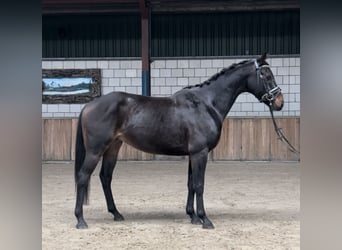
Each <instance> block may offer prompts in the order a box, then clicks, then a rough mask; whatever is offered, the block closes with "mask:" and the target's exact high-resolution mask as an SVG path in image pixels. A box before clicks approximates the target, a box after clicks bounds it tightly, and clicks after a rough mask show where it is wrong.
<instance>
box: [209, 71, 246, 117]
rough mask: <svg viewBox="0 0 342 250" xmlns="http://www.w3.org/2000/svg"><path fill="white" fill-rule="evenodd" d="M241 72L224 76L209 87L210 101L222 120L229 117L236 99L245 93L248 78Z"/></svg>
mask: <svg viewBox="0 0 342 250" xmlns="http://www.w3.org/2000/svg"><path fill="white" fill-rule="evenodd" d="M239 70H240V69H236V71H235V72H233V73H232V74H228V75H224V74H223V75H221V76H219V77H218V78H217V79H216V80H215V81H213V82H211V84H210V85H208V90H209V91H208V92H209V93H210V95H209V98H210V101H211V103H212V105H213V107H214V108H215V109H216V110H217V112H218V113H219V114H220V115H221V117H222V119H224V118H225V117H226V116H227V114H228V112H229V110H230V109H231V108H232V106H233V104H234V102H235V100H236V98H237V97H238V96H239V95H240V94H241V93H242V92H244V91H245V81H246V76H245V75H244V74H241V73H240V72H238V71H239ZM203 91H205V90H204V89H203Z"/></svg>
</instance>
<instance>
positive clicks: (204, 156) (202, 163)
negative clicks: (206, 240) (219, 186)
mask: <svg viewBox="0 0 342 250" xmlns="http://www.w3.org/2000/svg"><path fill="white" fill-rule="evenodd" d="M207 160H208V150H207V149H204V150H202V151H200V152H198V153H196V154H192V155H190V161H191V169H192V182H193V189H194V191H195V193H196V205H197V216H198V217H199V218H200V219H201V220H202V223H203V228H207V229H210V228H214V225H213V223H212V222H211V221H210V220H209V219H208V217H207V215H206V213H205V209H204V204H203V203H204V202H203V192H204V176H205V168H206V165H207Z"/></svg>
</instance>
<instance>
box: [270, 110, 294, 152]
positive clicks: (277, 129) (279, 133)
mask: <svg viewBox="0 0 342 250" xmlns="http://www.w3.org/2000/svg"><path fill="white" fill-rule="evenodd" d="M269 108H270V112H271V117H272V121H273V126H274V130H275V132H276V133H277V135H278V140H280V141H282V142H283V143H284V144H285V145H286V146H287V148H288V149H289V150H290V151H291V152H293V153H295V154H297V155H299V154H300V152H299V151H298V150H297V149H296V148H295V147H294V146H292V144H291V143H290V142H289V140H288V139H287V138H286V137H285V135H284V134H283V132H282V131H281V128H279V127H278V125H277V123H276V121H275V119H274V115H273V109H272V107H271V106H269Z"/></svg>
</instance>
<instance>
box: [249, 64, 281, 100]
mask: <svg viewBox="0 0 342 250" xmlns="http://www.w3.org/2000/svg"><path fill="white" fill-rule="evenodd" d="M254 63H255V68H256V73H257V85H258V86H259V84H260V80H262V82H263V85H264V88H265V90H266V93H265V94H263V95H262V96H261V98H260V99H259V101H260V102H268V103H271V102H272V101H273V100H274V99H275V98H276V97H277V96H278V95H279V94H280V93H281V89H280V88H279V87H278V86H277V85H276V83H275V81H274V79H271V80H269V81H268V80H264V79H263V78H262V75H261V71H262V70H263V69H265V68H268V69H269V68H270V66H269V65H267V64H265V65H262V66H259V65H258V62H257V61H256V60H255V61H254ZM270 72H271V71H270Z"/></svg>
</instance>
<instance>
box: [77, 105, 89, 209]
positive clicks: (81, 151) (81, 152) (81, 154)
mask: <svg viewBox="0 0 342 250" xmlns="http://www.w3.org/2000/svg"><path fill="white" fill-rule="evenodd" d="M85 153H86V151H85V146H84V141H83V131H82V112H81V113H80V115H79V118H78V124H77V133H76V145H75V187H76V189H77V183H78V173H79V172H80V170H81V168H82V165H83V162H84V159H85ZM89 185H90V183H89V184H88V187H87V189H86V191H85V193H84V204H88V195H89Z"/></svg>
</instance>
